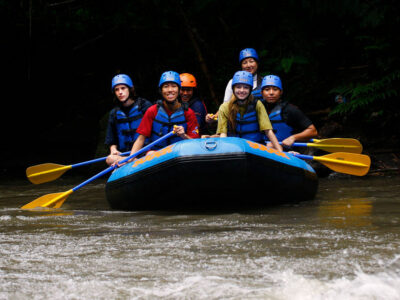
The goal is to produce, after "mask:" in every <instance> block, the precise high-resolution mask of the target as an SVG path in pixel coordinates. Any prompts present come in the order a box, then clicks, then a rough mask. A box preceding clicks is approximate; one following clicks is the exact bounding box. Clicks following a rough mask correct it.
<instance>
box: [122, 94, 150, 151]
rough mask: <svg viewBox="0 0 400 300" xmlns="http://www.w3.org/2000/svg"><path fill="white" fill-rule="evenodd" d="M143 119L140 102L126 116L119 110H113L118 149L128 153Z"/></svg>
mask: <svg viewBox="0 0 400 300" xmlns="http://www.w3.org/2000/svg"><path fill="white" fill-rule="evenodd" d="M142 118H143V112H142V111H141V101H137V103H135V104H134V105H133V106H132V108H131V109H130V111H129V113H128V115H126V114H125V113H124V112H123V111H122V110H121V109H120V108H117V109H116V110H115V119H116V127H117V133H118V149H119V150H120V151H122V152H125V151H129V150H130V149H131V148H132V145H133V143H134V142H135V141H136V139H137V138H138V136H139V134H138V133H137V132H136V130H137V129H138V127H139V124H140V122H141V121H142Z"/></svg>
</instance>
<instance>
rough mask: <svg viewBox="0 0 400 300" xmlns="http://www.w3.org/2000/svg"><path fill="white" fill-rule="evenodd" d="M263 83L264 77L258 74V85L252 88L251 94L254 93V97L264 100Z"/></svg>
mask: <svg viewBox="0 0 400 300" xmlns="http://www.w3.org/2000/svg"><path fill="white" fill-rule="evenodd" d="M261 83H262V77H261V76H260V75H258V76H257V87H256V88H255V89H254V90H252V92H251V94H252V95H253V97H254V99H256V100H262V99H263V97H262V94H261Z"/></svg>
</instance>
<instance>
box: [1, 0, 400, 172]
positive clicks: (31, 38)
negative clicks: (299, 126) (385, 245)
mask: <svg viewBox="0 0 400 300" xmlns="http://www.w3.org/2000/svg"><path fill="white" fill-rule="evenodd" d="M0 9H1V16H0V22H1V28H2V29H1V30H2V36H1V37H2V38H1V49H2V54H1V55H2V73H3V76H2V77H3V79H2V86H3V88H2V92H3V93H2V98H3V101H2V103H3V105H2V114H1V135H2V137H1V140H2V143H1V162H0V163H1V170H0V172H1V175H6V176H11V174H14V175H17V176H19V175H22V176H23V175H24V170H25V168H26V167H27V166H30V165H34V164H37V163H43V162H56V163H61V164H71V163H77V162H80V161H85V160H90V159H93V158H95V157H99V156H103V155H105V154H106V153H107V152H106V149H105V148H104V147H103V146H102V145H103V135H104V127H105V121H106V119H107V113H108V112H109V110H110V109H111V108H112V107H113V102H112V95H111V91H110V84H111V78H112V77H113V76H114V75H115V74H117V73H120V72H122V73H126V74H129V75H130V76H131V78H132V79H133V82H134V84H135V87H136V90H137V92H138V94H139V95H140V96H142V97H145V98H147V99H149V100H151V101H155V100H156V99H157V98H158V87H157V86H158V81H159V78H160V75H161V73H162V72H164V71H167V70H174V71H177V72H179V73H181V72H189V73H192V74H194V75H195V77H196V78H197V81H198V85H199V92H200V94H201V96H202V97H203V99H204V101H205V103H206V105H207V108H208V110H209V112H213V113H214V112H216V110H217V108H218V105H219V104H220V103H221V101H222V99H223V94H224V91H225V87H226V84H227V82H228V81H229V79H230V78H231V77H232V75H233V73H234V72H235V71H237V70H239V69H240V65H239V63H238V55H239V51H240V50H241V49H243V48H247V47H252V48H255V49H256V50H257V52H258V54H259V56H260V58H261V62H260V65H259V70H260V73H261V74H262V75H266V74H277V75H279V76H280V77H281V78H282V80H283V85H284V96H285V98H286V99H287V100H289V101H291V102H292V103H294V104H296V105H298V106H299V107H300V108H301V109H302V110H303V111H305V112H306V113H307V114H308V115H309V116H310V118H311V119H312V120H313V122H314V123H315V124H316V126H317V127H318V129H319V130H320V132H321V137H332V136H340V137H354V138H359V139H360V140H361V141H362V142H363V144H364V146H365V148H366V149H367V151H368V149H373V148H377V147H391V148H396V147H398V141H399V140H398V133H399V121H398V118H399V108H400V99H399V81H400V80H399V79H400V56H399V54H400V46H399V45H400V35H399V29H400V26H399V25H400V24H399V23H400V2H399V1H394V0H388V1H378V0H370V1H357V0H337V1H311V0H303V1H302V0H293V1H290V0H284V1H267V0H264V1H252V0H247V1H237V0H229V1H221V0H201V1H195V0H191V1H189V0H180V1H179V0H176V1H161V0H142V1H140V0H136V1H134V0H132V1H122V0H113V1H106V0H13V1H7V0H0ZM339 94H340V95H343V96H345V97H346V99H347V100H348V101H347V103H346V104H341V105H337V104H336V103H335V101H334V99H335V96H336V95H339ZM102 167H105V165H103V166H102Z"/></svg>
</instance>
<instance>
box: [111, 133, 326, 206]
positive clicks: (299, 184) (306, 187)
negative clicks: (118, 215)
mask: <svg viewBox="0 0 400 300" xmlns="http://www.w3.org/2000/svg"><path fill="white" fill-rule="evenodd" d="M317 189H318V177H317V175H316V173H315V171H314V170H313V168H312V167H311V166H310V165H308V164H307V163H306V162H305V161H303V160H301V159H299V158H297V157H294V156H293V155H291V154H289V153H286V152H279V151H276V150H274V149H271V148H267V147H266V146H264V145H261V144H258V143H254V142H251V141H249V140H245V139H241V138H235V137H227V138H208V139H192V140H184V141H180V142H178V143H176V144H173V145H170V146H168V147H165V148H163V149H161V150H159V151H156V152H154V153H152V154H150V155H147V156H144V157H142V158H140V159H137V160H135V161H133V162H131V163H129V164H126V165H124V166H123V167H121V168H118V169H116V170H115V171H114V172H113V173H112V174H111V176H110V177H109V179H108V181H107V184H106V197H107V201H108V202H109V204H110V206H111V208H113V209H120V210H150V209H152V210H154V209H156V210H165V209H182V208H185V209H231V208H232V209H234V208H250V207H266V206H270V205H273V204H274V205H276V204H283V203H287V202H298V201H304V200H310V199H313V198H314V197H315V194H316V192H317Z"/></svg>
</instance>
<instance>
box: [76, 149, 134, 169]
mask: <svg viewBox="0 0 400 300" xmlns="http://www.w3.org/2000/svg"><path fill="white" fill-rule="evenodd" d="M130 153H131V152H130V151H127V152H123V153H121V154H120V155H121V156H126V155H128V154H130ZM106 159H107V156H105V157H100V158H96V159H92V160H88V161H84V162H81V163H76V164H73V165H71V166H70V167H71V168H75V167H80V166H86V165H90V164H93V163H97V162H99V161H103V160H106Z"/></svg>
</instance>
